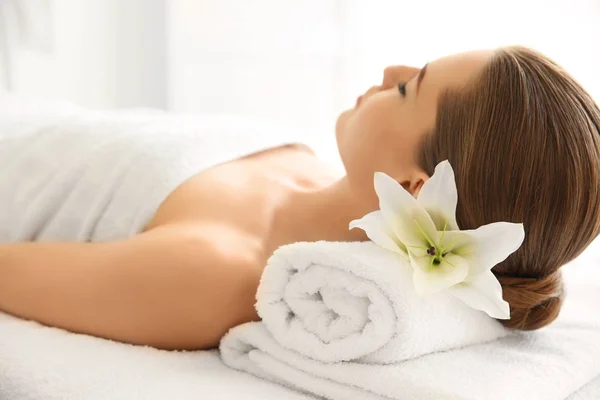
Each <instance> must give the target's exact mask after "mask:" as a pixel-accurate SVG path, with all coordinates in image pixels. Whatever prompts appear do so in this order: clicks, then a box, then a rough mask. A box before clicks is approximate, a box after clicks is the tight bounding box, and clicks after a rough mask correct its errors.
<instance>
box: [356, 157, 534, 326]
mask: <svg viewBox="0 0 600 400" xmlns="http://www.w3.org/2000/svg"><path fill="white" fill-rule="evenodd" d="M374 180H375V191H376V193H377V196H378V197H379V207H380V210H377V211H373V212H371V213H369V214H367V215H365V216H364V217H363V218H361V219H357V220H354V221H352V222H350V229H353V228H360V229H363V230H364V231H365V233H366V234H367V236H368V237H369V239H371V240H372V241H373V242H375V243H376V244H378V245H380V246H381V247H383V248H385V249H387V250H391V251H394V252H396V253H398V254H401V255H403V256H405V257H406V258H407V259H408V261H409V262H410V265H411V266H412V268H413V282H414V285H415V290H416V292H417V294H419V295H420V296H426V295H430V294H433V293H438V292H440V291H442V290H445V289H448V290H449V292H450V293H451V294H452V295H454V296H456V297H457V298H459V299H460V300H462V301H463V302H465V303H466V304H467V305H469V306H470V307H473V308H475V309H477V310H481V311H484V312H486V313H487V314H488V315H489V316H491V317H493V318H497V319H509V318H510V308H509V305H508V303H507V302H506V301H504V300H503V298H502V286H501V285H500V282H498V279H497V278H496V277H495V275H494V274H493V273H492V271H491V270H492V267H494V266H495V265H496V264H498V263H500V262H502V261H503V260H505V259H506V258H507V257H508V256H509V255H510V254H511V253H513V252H514V251H516V250H517V249H518V248H519V247H520V246H521V244H522V243H523V240H524V238H525V231H524V229H523V224H516V223H509V222H495V223H491V224H488V225H483V226H481V227H479V228H477V229H474V230H465V231H461V230H459V227H458V225H457V223H456V205H457V203H458V194H457V192H456V182H455V180H454V171H453V170H452V167H451V166H450V163H449V162H448V161H447V160H446V161H443V162H441V163H440V164H438V165H437V166H436V168H435V172H434V174H433V176H432V177H431V178H429V179H428V180H427V181H426V182H425V184H423V187H422V188H421V191H420V192H419V195H418V197H417V198H416V199H415V198H414V197H413V196H412V195H411V194H410V193H409V192H407V191H406V190H405V189H404V188H403V187H402V185H400V184H399V183H398V182H396V181H395V180H394V179H392V178H391V177H389V176H388V175H386V174H384V173H382V172H375V179H374Z"/></svg>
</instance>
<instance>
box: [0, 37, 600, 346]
mask: <svg viewBox="0 0 600 400" xmlns="http://www.w3.org/2000/svg"><path fill="white" fill-rule="evenodd" d="M599 134H600V111H599V110H598V106H597V105H596V104H595V103H594V101H593V100H592V98H591V97H590V96H589V95H588V94H587V93H586V92H585V91H584V90H583V89H582V88H581V86H580V85H579V84H578V83H577V82H575V80H573V78H571V77H570V76H569V75H568V74H567V73H566V72H565V71H564V70H563V69H562V68H561V67H559V66H558V65H557V64H555V63H554V62H552V61H551V60H549V59H548V58H546V57H545V56H543V55H541V54H539V53H537V52H535V51H533V50H529V49H526V48H521V47H510V48H501V49H496V50H485V51H476V52H469V53H463V54H458V55H453V56H450V57H445V58H442V59H439V60H436V61H432V62H430V63H428V64H427V65H426V66H425V67H423V68H421V69H417V68H412V67H406V66H391V67H388V68H386V69H385V71H384V77H383V81H382V82H381V84H380V85H377V86H373V87H372V88H370V89H369V90H367V92H366V93H365V94H363V95H362V96H360V97H359V98H358V100H357V102H356V107H354V108H353V109H351V110H348V111H345V112H344V113H342V114H341V115H340V117H339V119H338V121H337V124H336V138H337V143H338V148H339V153H340V155H341V159H342V161H343V165H344V167H345V174H343V175H340V174H338V172H337V170H334V169H332V168H329V167H328V166H327V164H324V163H323V162H321V161H320V160H319V159H318V158H317V157H316V156H315V154H314V152H313V151H312V150H311V148H310V147H308V146H305V145H303V144H299V143H296V144H290V145H285V146H277V147H273V148H270V149H267V150H264V151H260V152H256V153H253V154H251V155H247V156H244V157H240V158H236V159H234V160H230V161H229V162H226V163H222V164H219V165H217V166H214V167H211V168H208V169H205V170H203V171H198V172H197V173H196V174H195V175H194V176H192V177H191V178H189V179H186V180H185V181H183V182H181V184H180V185H178V186H177V187H176V189H175V190H173V191H172V192H171V193H170V194H169V195H168V196H167V197H166V198H164V199H161V203H160V206H159V207H157V209H156V210H153V215H152V217H151V218H150V220H149V222H148V223H147V224H146V225H145V226H144V228H143V229H141V231H140V232H137V233H136V234H135V235H131V236H130V237H127V238H124V239H122V240H114V241H106V242H100V243H82V242H79V243H77V242H68V241H64V242H61V241H58V242H37V243H33V242H21V243H4V244H0V310H2V311H4V312H7V313H10V314H13V315H16V316H19V317H22V318H26V319H32V320H36V321H39V322H41V323H43V324H46V325H51V326H57V327H61V328H64V329H68V330H71V331H74V332H81V333H87V334H90V335H95V336H99V337H104V338H109V339H114V340H118V341H123V342H129V343H135V344H145V345H151V346H155V347H159V348H166V349H202V348H210V347H213V346H215V345H217V343H218V341H219V339H220V338H221V336H222V335H223V334H224V333H225V332H226V331H227V330H228V329H229V328H231V327H233V326H235V325H237V324H241V323H244V322H247V321H251V320H256V319H257V318H258V317H257V315H256V312H255V310H254V295H255V291H256V288H257V285H258V282H259V279H260V276H261V272H262V268H263V266H264V265H265V261H266V260H267V258H268V257H269V256H270V254H271V253H272V252H273V251H274V250H275V249H276V248H277V247H279V246H281V245H284V244H288V243H292V242H296V241H315V240H332V241H355V240H368V239H367V238H366V236H365V235H364V232H363V231H362V230H360V229H353V230H348V223H349V222H350V221H351V220H353V219H357V218H360V217H362V216H363V215H365V214H367V213H368V212H370V211H373V210H375V209H377V208H378V199H377V197H376V195H375V192H374V189H373V173H374V171H382V172H385V173H386V174H388V175H390V176H391V177H393V178H394V179H396V180H397V181H398V182H400V183H401V184H402V185H403V186H404V187H405V188H406V189H407V190H408V191H410V192H411V193H413V194H414V195H417V194H418V192H419V190H420V188H421V187H422V185H423V183H424V182H425V181H426V180H427V179H428V177H429V176H431V175H432V174H433V171H434V167H435V166H436V165H437V164H438V163H439V162H440V161H442V160H445V159H448V160H449V162H450V164H451V165H452V167H453V169H454V171H455V174H456V184H457V190H458V198H459V201H458V209H457V221H458V224H459V226H460V228H461V229H471V228H476V227H478V226H480V225H484V224H487V223H491V222H495V221H509V222H522V223H524V227H525V232H526V236H525V241H524V243H523V245H522V246H521V247H520V248H519V250H518V251H517V252H515V253H514V254H512V255H511V256H509V257H508V259H506V260H505V261H504V262H502V263H501V264H498V265H497V266H496V267H495V268H494V270H493V271H494V273H495V274H496V275H497V276H498V278H499V280H500V282H501V284H502V285H503V295H504V298H505V300H507V301H508V302H509V304H510V306H511V319H510V320H508V321H503V323H504V324H505V325H506V326H508V327H511V328H515V329H537V328H540V327H543V326H545V325H547V324H549V323H550V322H551V321H553V320H554V319H555V318H556V317H557V315H558V313H559V310H560V307H561V302H562V299H563V289H562V283H561V276H560V267H561V266H562V265H563V264H565V263H567V262H569V261H570V260H572V259H573V258H575V257H576V256H577V255H579V254H580V253H581V252H582V251H583V250H584V249H585V248H586V247H587V246H588V244H590V242H591V241H592V240H593V239H594V238H595V237H596V236H597V234H598V232H599V231H600V211H599V210H600V137H599ZM0 224H1V221H0Z"/></svg>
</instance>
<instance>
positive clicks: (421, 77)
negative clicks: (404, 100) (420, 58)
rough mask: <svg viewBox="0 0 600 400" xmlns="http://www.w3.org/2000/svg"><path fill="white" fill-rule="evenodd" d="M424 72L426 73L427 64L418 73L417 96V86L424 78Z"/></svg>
mask: <svg viewBox="0 0 600 400" xmlns="http://www.w3.org/2000/svg"><path fill="white" fill-rule="evenodd" d="M425 72H427V64H425V65H424V66H423V68H421V71H419V76H418V77H417V94H419V86H421V81H422V80H423V78H424V77H425Z"/></svg>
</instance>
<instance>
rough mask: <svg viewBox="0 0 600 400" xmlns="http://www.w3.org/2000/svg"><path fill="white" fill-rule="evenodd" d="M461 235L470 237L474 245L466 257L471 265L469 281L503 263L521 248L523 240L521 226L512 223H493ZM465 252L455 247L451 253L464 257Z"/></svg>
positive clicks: (523, 235) (463, 232) (523, 232)
mask: <svg viewBox="0 0 600 400" xmlns="http://www.w3.org/2000/svg"><path fill="white" fill-rule="evenodd" d="M461 233H462V234H463V235H466V236H467V237H471V240H472V242H471V243H474V246H472V248H471V250H470V252H471V254H470V256H468V258H470V260H469V263H470V264H471V268H470V271H469V279H470V278H472V277H475V276H478V275H479V274H481V273H483V272H485V271H489V270H491V269H492V268H493V267H494V266H495V265H496V264H498V263H501V262H502V261H504V260H505V259H506V258H507V257H508V256H509V255H511V254H512V253H514V252H515V251H516V250H517V249H518V248H519V247H521V244H522V243H523V240H524V239H525V230H524V229H523V224H515V223H512V222H494V223H491V224H487V225H483V226H480V227H479V228H477V229H475V230H468V231H461ZM467 242H468V241H465V242H464V243H465V244H466V243H467ZM467 245H468V244H467ZM465 250H468V249H465V248H459V247H455V250H453V252H455V253H458V254H461V255H463V256H465V255H464V253H466V251H465Z"/></svg>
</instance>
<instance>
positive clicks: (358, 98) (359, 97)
mask: <svg viewBox="0 0 600 400" xmlns="http://www.w3.org/2000/svg"><path fill="white" fill-rule="evenodd" d="M361 100H362V96H358V97H357V98H356V105H355V106H354V107H355V108H356V107H358V105H359V104H360V101H361Z"/></svg>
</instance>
